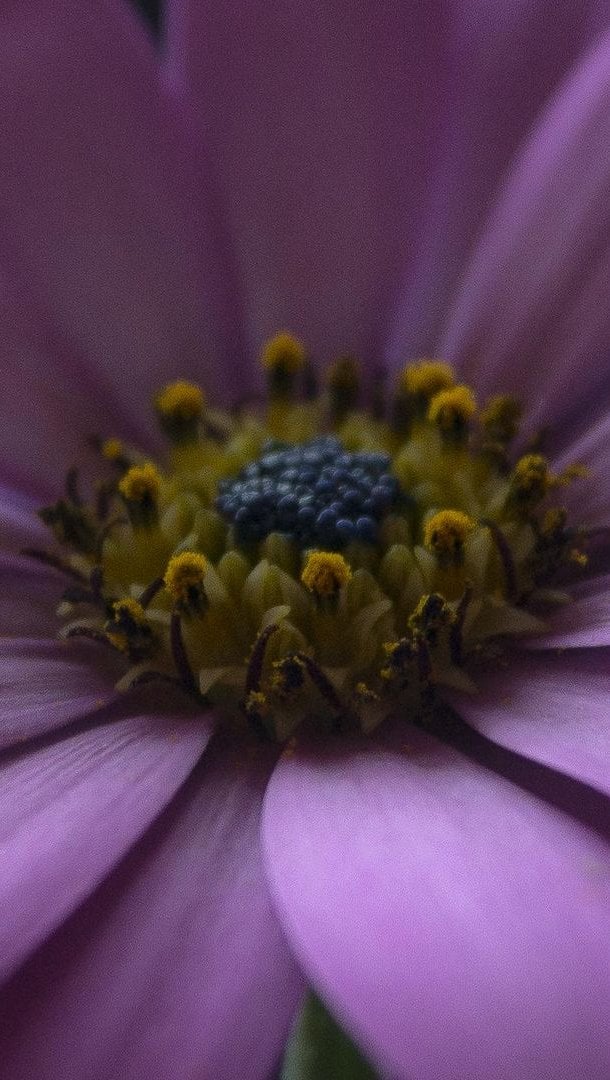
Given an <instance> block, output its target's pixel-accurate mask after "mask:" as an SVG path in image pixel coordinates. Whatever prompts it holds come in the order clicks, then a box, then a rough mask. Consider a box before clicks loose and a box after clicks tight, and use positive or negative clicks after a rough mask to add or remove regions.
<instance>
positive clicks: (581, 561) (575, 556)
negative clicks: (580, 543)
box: [568, 548, 589, 570]
mask: <svg viewBox="0 0 610 1080" xmlns="http://www.w3.org/2000/svg"><path fill="white" fill-rule="evenodd" d="M568 558H569V560H570V562H571V563H574V565H575V566H580V567H581V569H583V570H584V568H585V567H586V566H588V565H589V556H588V555H586V554H585V552H584V551H580V550H579V548H571V549H570V551H569V554H568Z"/></svg>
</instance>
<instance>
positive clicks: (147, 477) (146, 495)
mask: <svg viewBox="0 0 610 1080" xmlns="http://www.w3.org/2000/svg"><path fill="white" fill-rule="evenodd" d="M160 487H161V476H160V474H159V470H158V469H157V468H156V466H155V465H153V464H152V462H150V461H147V462H145V464H144V465H132V466H131V468H130V469H128V470H127V472H126V473H125V476H124V477H123V478H122V479H121V480H120V481H119V492H120V493H121V495H122V496H123V498H124V499H125V500H126V502H132V503H141V502H144V500H149V501H151V502H153V503H155V502H156V501H157V499H158V498H159V489H160Z"/></svg>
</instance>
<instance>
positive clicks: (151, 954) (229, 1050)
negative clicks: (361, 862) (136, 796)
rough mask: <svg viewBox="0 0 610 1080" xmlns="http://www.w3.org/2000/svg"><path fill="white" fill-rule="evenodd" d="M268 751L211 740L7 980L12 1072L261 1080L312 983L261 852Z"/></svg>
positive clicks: (5, 1017)
mask: <svg viewBox="0 0 610 1080" xmlns="http://www.w3.org/2000/svg"><path fill="white" fill-rule="evenodd" d="M271 766H272V762H270V761H269V759H268V757H267V756H266V755H265V756H264V757H261V758H259V754H258V751H257V750H256V749H255V750H254V751H253V752H252V753H250V752H249V751H248V750H247V749H244V750H243V751H242V752H241V753H240V752H239V751H235V752H231V751H227V752H225V751H224V750H223V749H219V748H218V747H216V748H214V747H213V746H210V748H209V749H208V751H207V752H206V754H205V757H204V759H203V761H202V762H201V764H200V766H199V767H198V769H197V770H196V772H195V774H194V775H193V777H192V778H191V780H190V781H189V783H188V784H187V785H186V787H185V789H184V790H183V791H182V792H181V794H180V795H179V796H178V797H177V799H176V800H175V802H174V804H173V805H172V806H171V807H170V808H169V809H168V811H167V812H166V813H165V814H164V816H163V817H162V818H161V819H160V821H159V822H158V824H157V825H156V826H155V827H154V829H153V830H151V831H150V833H149V835H148V836H147V837H146V838H145V839H144V841H143V842H142V844H141V845H140V846H139V848H138V849H137V850H136V851H135V852H133V854H131V855H130V856H129V857H128V859H127V860H126V861H125V862H124V864H123V866H122V867H121V868H120V869H119V870H118V871H117V872H116V873H115V874H114V875H113V877H112V878H111V879H110V880H109V881H108V883H107V884H106V885H105V886H104V887H103V888H102V889H101V890H100V891H99V892H98V894H97V895H96V896H95V897H93V899H92V900H91V901H90V902H89V903H88V904H87V905H86V906H85V907H84V908H83V909H82V910H81V911H80V912H79V913H78V914H77V915H76V917H75V918H74V919H72V920H71V922H70V923H68V924H67V925H66V927H65V928H64V930H62V931H61V932H60V933H59V934H57V935H56V937H55V938H54V939H53V940H52V941H51V942H50V943H49V945H48V946H47V947H46V948H45V949H43V950H42V951H41V952H40V954H39V955H38V956H37V957H35V958H34V960H33V961H32V963H30V964H29V965H28V966H27V967H25V968H24V970H23V971H22V972H21V973H20V974H19V975H18V977H17V978H16V979H15V980H14V982H13V983H12V984H11V985H10V987H8V988H7V991H6V994H5V995H4V996H3V1000H2V1003H1V1013H2V1024H1V1028H2V1033H3V1034H2V1036H0V1045H1V1047H2V1060H3V1067H4V1068H5V1069H6V1071H7V1075H9V1074H10V1076H11V1080H31V1078H32V1077H33V1076H35V1077H36V1080H56V1078H57V1077H58V1076H62V1077H79V1078H80V1077H84V1076H91V1077H106V1076H108V1077H110V1076H119V1075H120V1076H121V1078H122V1080H123V1078H124V1080H143V1078H144V1077H146V1080H168V1077H176V1078H180V1080H182V1078H184V1080H186V1078H187V1077H188V1078H192V1080H195V1078H200V1077H201V1078H204V1077H209V1078H210V1080H211V1078H213V1080H235V1078H236V1077H246V1076H247V1077H248V1080H250V1078H252V1080H259V1078H260V1080H263V1078H267V1077H268V1076H270V1075H271V1073H272V1070H273V1066H274V1065H275V1064H276V1062H277V1060H278V1058H279V1057H280V1055H281V1052H282V1048H283V1046H284V1043H285V1040H286V1035H287V1030H288V1027H289V1024H290V1021H291V1019H292V1017H293V1015H294V1012H295V1010H296V1008H297V1006H298V1002H299V999H300V996H301V994H302V992H303V986H302V982H301V978H300V975H299V973H298V972H297V970H296V968H295V964H294V961H293V960H292V958H291V956H290V954H289V952H288V949H287V947H286V944H285V942H284V939H283V937H282V933H281V930H280V928H279V926H278V923H277V920H276V918H275V915H274V914H273V913H272V911H271V907H270V901H269V898H268V894H267V889H266V885H265V882H264V880H263V873H262V867H261V857H260V851H259V844H260V841H259V828H260V804H261V798H262V790H263V787H264V784H265V782H266V778H267V776H268V773H269V769H270V767H271Z"/></svg>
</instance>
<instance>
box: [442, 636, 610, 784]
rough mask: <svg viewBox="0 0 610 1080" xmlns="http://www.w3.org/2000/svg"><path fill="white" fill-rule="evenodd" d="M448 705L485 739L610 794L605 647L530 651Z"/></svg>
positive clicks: (609, 670)
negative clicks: (542, 651) (474, 690)
mask: <svg viewBox="0 0 610 1080" xmlns="http://www.w3.org/2000/svg"><path fill="white" fill-rule="evenodd" d="M477 682H478V685H479V688H480V689H479V693H478V694H477V695H476V697H471V696H467V695H465V694H457V693H456V694H454V695H452V696H451V703H452V704H453V706H454V707H455V709H456V710H457V711H458V712H459V714H460V715H461V716H462V717H463V718H464V719H465V720H467V721H468V723H470V724H472V726H473V727H475V728H477V730H478V731H481V732H482V733H483V735H486V736H487V737H488V738H490V739H493V740H494V742H498V743H500V744H501V745H502V746H505V747H507V748H508V749H510V750H516V751H517V753H519V754H524V755H525V756H527V757H529V758H535V759H536V760H537V761H541V762H543V764H545V765H550V766H551V767H552V768H554V769H560V770H561V771H563V772H565V773H567V774H568V775H570V776H573V777H575V778H577V779H579V780H584V781H585V782H586V783H588V784H592V785H594V786H596V787H598V788H600V790H602V791H605V792H607V793H608V794H610V764H609V762H610V724H609V723H608V702H609V701H610V649H608V648H605V649H604V648H599V649H591V650H584V651H583V652H578V651H575V650H572V649H568V650H567V651H566V652H564V651H563V650H561V651H559V652H551V651H549V652H544V653H541V654H531V653H530V654H528V653H525V652H521V651H519V652H517V653H515V654H514V655H513V656H512V657H511V664H510V667H509V668H508V670H506V671H498V672H493V673H490V674H489V675H488V676H487V677H481V678H478V679H477Z"/></svg>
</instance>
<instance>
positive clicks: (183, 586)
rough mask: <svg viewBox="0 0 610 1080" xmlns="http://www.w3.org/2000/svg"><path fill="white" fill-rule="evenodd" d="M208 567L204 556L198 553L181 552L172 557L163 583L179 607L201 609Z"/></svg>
mask: <svg viewBox="0 0 610 1080" xmlns="http://www.w3.org/2000/svg"><path fill="white" fill-rule="evenodd" d="M208 566H209V563H208V560H207V559H206V557H205V555H201V554H200V553H199V552H198V551H182V552H181V553H180V554H179V555H172V557H171V559H170V560H169V562H168V564H167V569H166V571H165V575H164V578H163V581H164V583H165V587H166V589H167V591H168V592H169V594H170V596H171V597H172V598H173V599H174V600H175V601H176V603H177V604H178V605H179V606H181V607H183V608H185V609H191V610H192V609H197V608H199V607H201V602H202V599H203V583H204V578H205V575H206V573H207V570H208Z"/></svg>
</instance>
